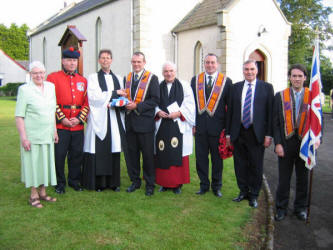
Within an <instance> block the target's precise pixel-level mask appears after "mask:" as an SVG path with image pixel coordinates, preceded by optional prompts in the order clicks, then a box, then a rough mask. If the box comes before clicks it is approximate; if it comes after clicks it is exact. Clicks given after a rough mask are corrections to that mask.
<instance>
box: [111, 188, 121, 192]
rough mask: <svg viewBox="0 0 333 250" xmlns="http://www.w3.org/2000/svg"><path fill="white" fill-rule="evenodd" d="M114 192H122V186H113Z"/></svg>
mask: <svg viewBox="0 0 333 250" xmlns="http://www.w3.org/2000/svg"><path fill="white" fill-rule="evenodd" d="M111 189H112V190H113V191H114V192H120V187H113V188H111Z"/></svg>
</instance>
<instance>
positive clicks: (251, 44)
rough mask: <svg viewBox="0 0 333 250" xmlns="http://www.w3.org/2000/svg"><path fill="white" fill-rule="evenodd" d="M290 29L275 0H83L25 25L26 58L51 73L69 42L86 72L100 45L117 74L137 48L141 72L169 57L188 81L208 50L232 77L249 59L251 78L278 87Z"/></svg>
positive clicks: (283, 80)
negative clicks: (254, 72) (254, 71)
mask: <svg viewBox="0 0 333 250" xmlns="http://www.w3.org/2000/svg"><path fill="white" fill-rule="evenodd" d="M290 32H291V24H290V23H289V22H288V20H287V19H286V18H285V16H284V15H283V13H282V11H281V9H280V8H279V5H278V4H277V2H276V0H168V1H165V0H83V1H81V2H79V3H73V4H71V5H68V6H66V7H65V8H64V9H62V10H61V11H59V12H58V13H56V14H55V15H54V16H52V17H51V18H49V19H48V20H46V21H45V22H43V23H42V24H41V25H39V26H38V27H36V28H34V29H33V30H31V31H30V33H29V38H30V60H40V61H42V62H43V63H44V64H45V66H46V68H47V72H48V73H50V72H52V71H57V70H59V69H60V68H61V51H62V50H63V49H66V48H67V47H69V46H74V47H76V48H77V49H79V50H80V51H81V55H82V56H81V58H80V62H79V72H80V73H81V74H83V75H84V76H88V75H89V74H90V73H93V72H95V71H97V70H98V58H97V57H98V51H99V50H100V49H102V48H107V49H111V50H112V52H113V63H112V66H111V67H112V70H113V71H114V72H115V73H116V74H119V75H122V76H123V75H126V74H127V73H128V72H129V71H131V64H130V60H131V56H132V53H133V52H135V51H142V52H143V53H145V55H146V59H147V65H146V68H147V69H148V70H150V71H152V72H153V73H155V74H156V75H158V76H161V74H162V72H161V68H162V64H163V63H164V62H165V61H166V60H168V61H173V62H175V63H176V64H177V66H178V69H177V71H178V72H177V73H178V78H180V79H182V80H185V81H190V79H191V77H192V76H193V75H194V74H197V73H199V72H201V71H203V57H204V56H205V55H206V54H207V53H215V54H217V56H218V58H219V63H220V66H219V70H220V71H221V72H222V73H225V74H227V75H228V76H229V77H230V78H231V79H232V80H233V82H237V81H240V80H242V79H243V75H242V64H243V62H244V61H245V60H247V59H249V58H251V59H255V60H256V61H257V62H258V68H259V75H258V78H260V79H263V80H265V81H268V82H271V83H272V84H273V86H274V89H275V91H279V90H281V89H283V88H285V87H286V86H287V67H288V38H289V36H290Z"/></svg>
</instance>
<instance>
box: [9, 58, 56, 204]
mask: <svg viewBox="0 0 333 250" xmlns="http://www.w3.org/2000/svg"><path fill="white" fill-rule="evenodd" d="M29 71H30V76H31V81H30V82H28V83H26V84H24V85H22V86H20V88H19V90H18V96H17V103H16V111H15V119H16V127H17V129H18V132H19V134H20V141H21V179H22V182H24V183H25V186H26V187H27V188H29V187H30V188H31V194H30V199H29V204H30V205H31V206H33V207H37V208H42V207H43V205H42V204H41V203H40V201H41V200H43V201H47V202H55V201H56V198H52V197H50V196H48V195H47V194H46V188H45V187H46V186H48V185H49V184H51V185H52V186H54V185H56V184H57V179H56V173H55V165H54V143H57V142H58V135H57V130H56V127H55V111H56V96H55V88H54V85H53V84H52V83H50V82H47V81H44V79H45V67H44V65H43V64H42V63H40V62H32V63H31V64H30V66H29Z"/></svg>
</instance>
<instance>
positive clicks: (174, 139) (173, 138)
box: [171, 137, 179, 148]
mask: <svg viewBox="0 0 333 250" xmlns="http://www.w3.org/2000/svg"><path fill="white" fill-rule="evenodd" d="M178 143H179V142H178V138H177V137H172V139H171V146H172V147H173V148H176V147H178Z"/></svg>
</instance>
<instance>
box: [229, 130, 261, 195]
mask: <svg viewBox="0 0 333 250" xmlns="http://www.w3.org/2000/svg"><path fill="white" fill-rule="evenodd" d="M264 152H265V147H264V146H263V145H262V144H260V143H258V141H257V138H256V136H255V133H254V130H253V127H252V126H250V127H249V128H248V129H245V128H244V127H243V126H241V129H240V132H239V136H238V138H237V139H236V141H235V142H234V167H235V174H236V179H237V185H238V188H239V190H240V192H241V193H243V194H245V195H246V194H247V195H248V196H249V198H251V199H252V198H257V197H258V195H259V191H260V188H261V184H262V174H263V161H264Z"/></svg>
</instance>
